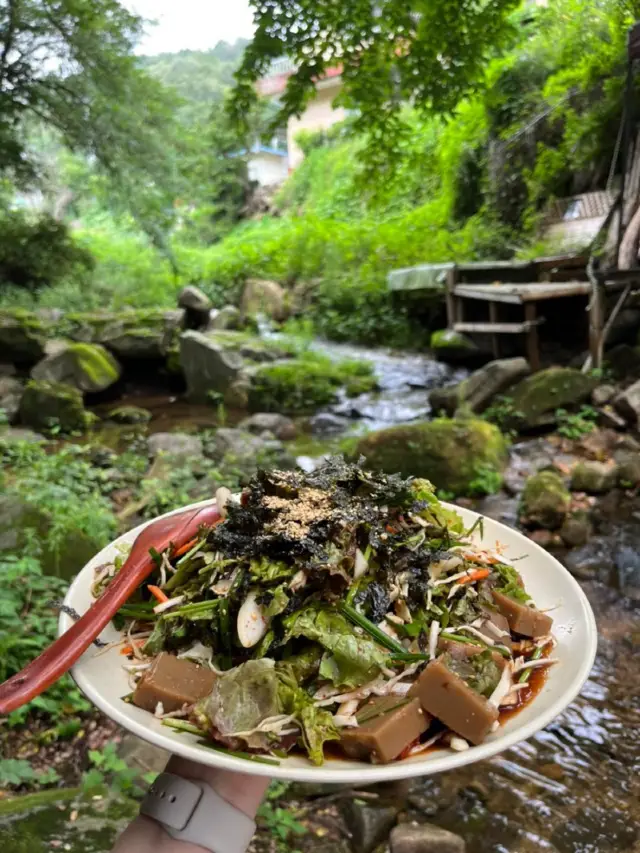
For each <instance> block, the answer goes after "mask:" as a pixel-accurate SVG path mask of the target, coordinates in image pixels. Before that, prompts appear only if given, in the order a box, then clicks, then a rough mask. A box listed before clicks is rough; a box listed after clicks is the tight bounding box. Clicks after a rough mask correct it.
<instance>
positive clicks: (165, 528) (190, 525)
mask: <svg viewBox="0 0 640 853" xmlns="http://www.w3.org/2000/svg"><path fill="white" fill-rule="evenodd" d="M219 520H220V513H219V512H218V508H217V506H216V504H211V505H209V506H205V507H201V508H200V509H190V510H186V511H185V512H181V513H178V514H177V515H171V516H169V517H168V518H159V519H158V520H157V521H154V522H153V523H152V524H150V525H149V526H148V527H145V529H144V530H143V531H142V533H141V534H140V535H139V536H138V538H137V539H136V540H135V542H134V543H133V546H132V548H131V552H130V554H129V556H128V557H127V559H126V560H125V562H124V565H123V566H122V568H121V569H120V571H119V572H118V574H117V575H116V576H115V577H114V579H113V580H112V581H111V583H110V584H109V586H108V587H107V588H106V589H105V591H104V592H103V593H102V595H101V596H100V598H99V599H98V600H97V601H96V602H95V603H94V604H92V605H91V607H90V608H89V610H87V612H86V613H85V614H84V615H83V616H81V618H80V619H78V621H77V622H76V623H75V624H74V625H72V626H71V628H69V630H68V631H66V632H65V633H64V634H63V635H62V636H61V637H58V639H57V640H55V641H54V642H53V643H52V644H51V645H50V646H49V648H48V649H46V650H45V651H44V652H43V653H42V654H41V655H40V656H39V657H37V658H36V659H35V660H34V661H31V663H30V664H28V665H27V666H26V667H25V668H24V669H23V670H22V672H18V673H16V675H13V676H11V678H9V679H7V680H6V681H5V682H4V684H0V714H8V713H9V712H10V711H15V709H16V708H20V707H21V706H22V705H26V703H27V702H29V701H30V700H31V699H33V698H34V697H35V696H39V695H40V693H42V692H43V691H44V690H46V689H47V687H50V686H51V685H52V684H53V683H54V682H55V681H57V680H58V679H59V678H61V677H62V676H63V675H64V674H65V672H67V670H68V669H70V668H71V667H72V666H73V664H74V663H75V662H76V661H77V660H78V658H79V657H80V655H81V654H82V653H83V652H84V651H86V649H88V648H89V646H90V645H91V643H92V642H93V641H94V640H95V639H96V637H97V636H98V635H99V634H100V632H101V631H102V629H103V628H104V627H105V625H107V624H108V623H109V622H110V621H111V619H112V618H113V617H114V616H115V614H116V613H117V611H118V610H119V609H120V607H122V605H123V604H124V603H125V601H127V599H128V598H129V596H130V595H132V594H133V593H134V592H135V590H136V589H137V588H138V587H139V586H140V584H141V583H142V581H143V580H144V579H145V578H146V577H148V576H149V575H150V574H151V572H152V570H153V568H154V565H155V563H154V562H153V559H152V558H151V556H150V554H149V549H150V548H155V550H156V551H158V552H162V551H164V550H165V549H166V548H168V547H169V545H171V544H173V545H174V546H175V547H176V548H179V547H180V546H181V545H184V544H186V543H187V542H189V540H190V539H193V537H194V536H195V535H196V534H197V533H198V530H199V529H200V528H201V527H212V526H213V525H214V524H216V523H217V522H218V521H219Z"/></svg>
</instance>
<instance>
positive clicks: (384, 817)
mask: <svg viewBox="0 0 640 853" xmlns="http://www.w3.org/2000/svg"><path fill="white" fill-rule="evenodd" d="M340 811H341V813H342V818H343V820H344V822H345V825H346V827H347V831H348V832H349V843H350V845H351V849H352V850H353V853H372V851H373V850H375V849H376V847H378V845H379V844H382V842H383V841H386V840H387V838H388V836H389V831H390V830H391V828H392V827H393V825H394V824H395V822H396V820H397V816H398V809H397V808H394V807H393V806H386V807H383V808H380V807H379V806H375V805H369V804H367V803H366V802H363V801H362V800H358V799H357V798H355V797H354V798H351V799H348V800H344V801H343V802H342V804H341V807H340Z"/></svg>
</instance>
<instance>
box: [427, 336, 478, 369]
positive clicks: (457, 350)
mask: <svg viewBox="0 0 640 853" xmlns="http://www.w3.org/2000/svg"><path fill="white" fill-rule="evenodd" d="M431 349H432V350H433V353H434V355H435V357H436V358H437V359H438V361H444V362H446V363H450V364H465V363H468V362H473V361H475V360H477V358H478V355H479V353H480V350H479V349H478V347H477V345H476V344H475V343H474V342H473V341H472V340H471V338H468V337H467V336H466V335H461V334H460V332H454V331H453V329H439V330H438V331H436V332H434V333H433V334H432V335H431Z"/></svg>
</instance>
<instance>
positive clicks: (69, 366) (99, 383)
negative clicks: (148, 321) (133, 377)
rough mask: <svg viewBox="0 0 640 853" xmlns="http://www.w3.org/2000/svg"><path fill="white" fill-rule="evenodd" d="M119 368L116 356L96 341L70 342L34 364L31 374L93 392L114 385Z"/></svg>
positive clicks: (34, 376) (38, 377)
mask: <svg viewBox="0 0 640 853" xmlns="http://www.w3.org/2000/svg"><path fill="white" fill-rule="evenodd" d="M121 372H122V371H121V368H120V365H119V364H118V362H117V361H116V359H115V358H114V357H113V356H112V355H111V353H110V352H109V351H108V350H106V349H105V348H104V347H103V346H101V345H100V344H84V343H70V344H67V345H66V346H64V347H62V348H61V349H60V350H59V351H58V352H55V353H54V354H53V355H50V356H47V358H45V359H43V361H41V362H39V363H38V364H36V366H35V367H34V368H33V370H32V371H31V375H32V376H33V378H34V379H39V380H44V381H49V382H63V383H65V384H67V385H73V387H74V388H78V389H79V390H80V391H85V392H88V393H95V392H97V391H104V390H105V389H106V388H109V387H110V386H111V385H114V384H115V383H116V382H117V381H118V379H120V375H121Z"/></svg>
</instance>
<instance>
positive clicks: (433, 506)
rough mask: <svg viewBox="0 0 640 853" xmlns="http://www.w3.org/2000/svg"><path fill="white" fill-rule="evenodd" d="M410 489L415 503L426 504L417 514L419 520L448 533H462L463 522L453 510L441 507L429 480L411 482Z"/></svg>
mask: <svg viewBox="0 0 640 853" xmlns="http://www.w3.org/2000/svg"><path fill="white" fill-rule="evenodd" d="M411 488H412V490H413V493H414V496H415V499H416V501H418V502H420V503H424V504H426V506H425V507H424V508H423V509H421V510H420V511H419V513H418V515H420V517H421V518H424V520H425V521H427V522H429V524H433V525H435V526H436V527H446V528H447V529H448V530H449V532H450V533H458V534H461V533H464V522H463V521H462V519H461V518H460V516H459V515H458V513H457V512H455V510H452V509H447V508H446V507H444V506H442V504H441V503H440V501H439V500H438V498H437V496H436V494H435V488H434V486H433V484H432V483H430V482H429V480H421V479H417V480H413V482H412V483H411Z"/></svg>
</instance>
